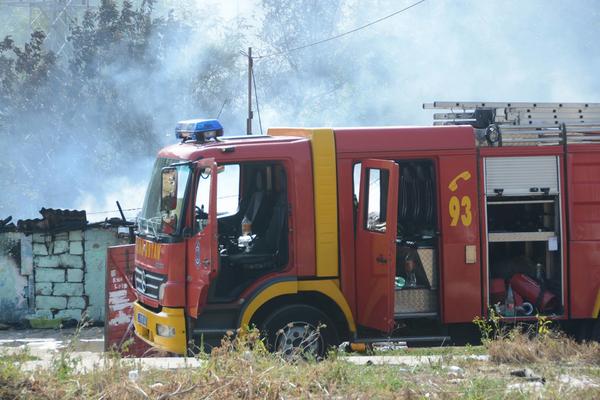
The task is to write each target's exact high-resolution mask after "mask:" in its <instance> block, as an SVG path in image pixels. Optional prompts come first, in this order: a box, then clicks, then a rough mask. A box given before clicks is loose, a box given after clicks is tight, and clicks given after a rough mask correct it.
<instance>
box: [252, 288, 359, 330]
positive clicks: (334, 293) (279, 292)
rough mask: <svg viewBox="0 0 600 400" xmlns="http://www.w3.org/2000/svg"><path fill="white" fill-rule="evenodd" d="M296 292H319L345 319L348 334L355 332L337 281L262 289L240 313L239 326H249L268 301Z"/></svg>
mask: <svg viewBox="0 0 600 400" xmlns="http://www.w3.org/2000/svg"><path fill="white" fill-rule="evenodd" d="M298 292H319V293H322V294H324V295H325V296H327V297H329V298H330V299H331V300H333V302H335V303H336V304H337V305H338V307H339V308H340V310H342V313H343V314H344V316H345V317H346V321H347V323H348V329H349V330H350V332H352V333H354V332H356V323H355V322H354V318H353V317H352V312H351V311H350V307H349V306H348V302H347V301H346V298H345V297H344V295H343V294H342V292H341V291H340V288H339V282H338V281H337V279H326V280H314V281H287V282H277V283H274V284H272V285H271V286H268V287H266V288H265V289H263V290H262V291H261V292H260V293H259V294H258V295H257V296H256V297H254V298H253V299H252V300H251V301H250V303H249V304H248V306H247V307H246V309H245V310H244V311H243V313H242V318H241V320H240V326H248V325H250V321H251V320H252V316H253V315H254V313H255V312H256V311H257V310H258V309H259V308H260V307H261V306H262V305H264V304H265V303H267V302H268V301H269V300H271V299H274V298H276V297H279V296H284V295H290V294H296V293H298Z"/></svg>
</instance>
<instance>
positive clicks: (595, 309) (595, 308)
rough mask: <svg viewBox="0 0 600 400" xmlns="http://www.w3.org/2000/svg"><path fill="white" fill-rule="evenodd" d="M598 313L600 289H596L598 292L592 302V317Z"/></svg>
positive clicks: (599, 310)
mask: <svg viewBox="0 0 600 400" xmlns="http://www.w3.org/2000/svg"><path fill="white" fill-rule="evenodd" d="M599 314H600V289H598V293H597V294H596V303H595V304H594V311H592V318H598V315H599Z"/></svg>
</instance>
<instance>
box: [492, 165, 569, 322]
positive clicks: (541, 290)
mask: <svg viewBox="0 0 600 400" xmlns="http://www.w3.org/2000/svg"><path fill="white" fill-rule="evenodd" d="M542 159H543V161H544V162H545V163H546V164H548V165H556V161H554V162H552V159H554V158H553V157H543V158H540V160H542ZM502 161H503V165H507V164H508V163H507V161H508V158H504V159H503V160H502ZM491 165H492V163H490V162H489V161H488V162H487V167H488V173H489V172H490V171H489V167H490V166H491ZM549 172H550V173H549ZM555 174H557V171H556V169H555V168H551V171H546V174H544V176H543V178H544V183H545V184H547V183H548V182H553V181H554V180H556V181H558V177H557V176H556V177H553V176H554V175H555ZM528 176H529V179H530V180H531V179H533V176H532V175H531V174H528ZM489 180H490V179H489V177H488V181H489ZM496 180H497V181H501V179H499V178H498V174H497V173H496ZM488 183H489V182H488ZM527 185H530V186H531V188H530V189H528V191H529V192H530V193H526V191H525V190H523V189H524V188H525V186H527ZM527 185H525V184H521V185H520V186H522V187H523V189H522V190H519V191H517V190H512V191H507V190H503V188H495V191H493V193H491V192H490V191H489V190H488V193H487V197H486V225H487V243H488V271H489V276H488V279H489V281H488V306H489V307H494V308H495V309H496V311H498V312H499V313H500V315H502V316H504V317H529V316H534V315H536V314H540V315H561V314H563V312H564V310H563V306H562V300H561V299H562V292H563V265H562V256H561V254H562V246H561V215H560V209H561V208H560V194H559V193H558V185H547V186H550V189H548V188H547V187H541V185H538V184H537V183H536V182H534V181H531V182H527ZM507 192H508V195H507Z"/></svg>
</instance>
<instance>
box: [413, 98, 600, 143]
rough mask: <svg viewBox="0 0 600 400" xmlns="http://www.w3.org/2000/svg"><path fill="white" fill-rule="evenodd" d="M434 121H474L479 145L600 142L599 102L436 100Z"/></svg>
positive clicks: (458, 123) (429, 107)
mask: <svg viewBox="0 0 600 400" xmlns="http://www.w3.org/2000/svg"><path fill="white" fill-rule="evenodd" d="M423 108H424V109H434V110H449V111H446V112H443V113H434V114H433V120H434V121H433V125H471V126H473V127H474V128H475V131H476V133H477V139H478V142H479V144H480V145H484V146H485V145H487V146H510V145H512V146H516V145H519V146H520V145H556V144H565V143H567V144H571V143H600V103H525V102H515V103H495V102H492V103H486V102H482V103H480V102H460V101H436V102H433V103H425V104H423Z"/></svg>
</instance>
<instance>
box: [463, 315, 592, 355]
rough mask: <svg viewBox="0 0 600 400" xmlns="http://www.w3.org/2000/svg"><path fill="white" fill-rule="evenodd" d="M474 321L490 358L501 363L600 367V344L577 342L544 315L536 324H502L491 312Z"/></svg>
mask: <svg viewBox="0 0 600 400" xmlns="http://www.w3.org/2000/svg"><path fill="white" fill-rule="evenodd" d="M473 322H474V323H475V325H477V327H478V328H479V330H480V332H481V337H482V339H481V341H482V344H483V346H484V348H485V349H486V350H487V352H488V354H489V356H490V359H491V360H492V361H495V362H498V363H512V364H521V363H544V362H559V361H560V362H571V363H574V362H584V363H596V364H600V344H598V343H596V342H590V343H577V342H576V341H575V340H573V339H571V338H569V337H568V336H566V335H565V334H563V333H562V332H560V331H559V330H558V329H554V327H553V326H552V321H551V320H550V319H548V317H545V316H540V315H537V316H536V322H535V324H534V325H526V324H516V325H502V324H501V318H500V316H499V315H498V314H497V313H496V312H495V311H494V310H493V309H490V312H489V316H488V318H487V319H483V318H481V317H476V318H475V319H474V320H473Z"/></svg>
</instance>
